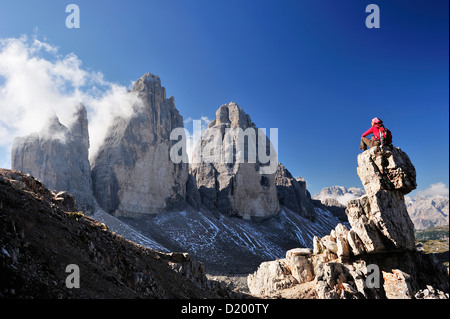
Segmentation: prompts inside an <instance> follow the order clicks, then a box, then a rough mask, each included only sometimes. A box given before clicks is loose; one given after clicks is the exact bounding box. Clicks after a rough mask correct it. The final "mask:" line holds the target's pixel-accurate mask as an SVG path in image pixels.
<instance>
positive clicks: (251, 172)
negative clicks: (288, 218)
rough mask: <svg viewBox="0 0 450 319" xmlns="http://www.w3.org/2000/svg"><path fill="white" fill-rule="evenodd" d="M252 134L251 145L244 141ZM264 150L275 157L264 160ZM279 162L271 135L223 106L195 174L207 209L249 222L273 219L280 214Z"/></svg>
mask: <svg viewBox="0 0 450 319" xmlns="http://www.w3.org/2000/svg"><path fill="white" fill-rule="evenodd" d="M227 129H229V130H227ZM247 129H249V130H247ZM246 134H248V136H247V138H248V143H247V146H246V145H245V143H244V142H243V141H244V138H245V135H246ZM250 136H252V138H250ZM211 137H213V138H211ZM260 149H261V150H262V149H265V150H266V152H265V154H264V155H267V154H270V156H269V157H268V158H267V159H264V158H262V156H263V155H261V153H263V152H259V150H260ZM266 157H267V156H266ZM276 159H277V157H276V151H275V149H274V147H273V145H272V144H271V143H270V141H269V139H268V138H267V136H266V135H264V134H263V132H262V130H258V129H257V128H256V127H255V124H254V123H253V122H252V121H251V118H250V116H249V115H248V114H246V113H245V112H244V110H243V109H242V108H241V107H239V106H238V105H237V104H236V103H234V102H231V103H229V104H224V105H222V106H220V107H219V109H218V110H217V111H216V118H215V119H214V120H213V121H211V123H210V124H209V127H208V129H207V130H205V131H204V132H203V134H202V139H201V140H200V141H199V142H198V143H197V145H196V146H195V148H194V151H193V161H192V165H191V166H190V171H191V174H192V175H193V176H194V177H195V179H196V184H197V187H198V189H199V191H200V197H201V202H202V204H203V205H205V207H206V208H208V209H210V210H218V211H220V212H221V213H223V214H225V215H232V216H241V217H243V218H245V219H250V218H267V217H271V216H274V215H275V214H277V213H278V212H279V203H278V196H277V191H276V185H275V173H276V168H277V166H276V162H277V160H276Z"/></svg>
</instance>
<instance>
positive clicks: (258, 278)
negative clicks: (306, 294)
mask: <svg viewBox="0 0 450 319" xmlns="http://www.w3.org/2000/svg"><path fill="white" fill-rule="evenodd" d="M296 284H298V281H297V280H296V279H295V278H294V276H293V275H292V273H291V271H290V269H289V266H288V264H287V263H286V261H285V260H284V259H277V260H274V261H267V262H263V263H262V264H261V265H260V266H259V267H258V270H257V271H255V272H254V273H253V274H250V275H248V277H247V285H248V288H249V290H250V293H251V294H253V295H255V296H272V295H273V294H274V293H276V292H277V291H279V290H281V289H285V288H289V287H292V286H293V285H296Z"/></svg>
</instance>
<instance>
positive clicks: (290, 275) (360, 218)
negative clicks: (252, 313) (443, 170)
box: [248, 146, 449, 299]
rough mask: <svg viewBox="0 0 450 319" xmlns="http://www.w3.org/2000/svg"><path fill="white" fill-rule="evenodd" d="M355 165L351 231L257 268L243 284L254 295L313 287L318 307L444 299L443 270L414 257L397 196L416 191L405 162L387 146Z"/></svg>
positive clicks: (430, 259) (342, 229)
mask: <svg viewBox="0 0 450 319" xmlns="http://www.w3.org/2000/svg"><path fill="white" fill-rule="evenodd" d="M358 165H359V166H358V174H359V176H360V178H361V180H362V182H363V185H364V188H365V190H366V194H365V195H364V196H362V197H360V198H359V199H355V200H352V201H350V202H349V204H348V207H347V209H346V214H347V217H348V221H349V224H350V226H351V227H350V229H348V228H347V227H346V226H345V225H343V224H338V225H337V226H336V228H335V229H334V230H332V231H331V233H330V234H329V235H326V236H324V237H322V238H319V237H314V240H313V253H312V254H309V255H308V254H306V255H304V256H303V258H301V259H298V260H293V259H292V257H291V256H292V254H291V253H290V252H288V253H287V255H286V258H285V259H281V260H276V261H271V262H265V263H263V264H261V265H260V267H259V268H258V270H257V271H256V272H255V273H254V274H252V275H249V276H248V286H249V289H250V291H251V293H252V294H254V295H258V296H274V295H282V291H283V289H285V288H289V287H292V286H295V285H301V284H302V283H305V282H312V283H313V285H314V290H315V295H314V297H315V298H320V299H337V298H351V299H353V298H355V299H363V298H367V299H372V298H388V299H410V298H420V297H421V296H424V293H423V291H424V290H423V289H425V288H427V290H428V291H430V289H436V290H437V291H438V292H439V293H437V294H435V295H436V296H439V298H441V297H443V298H448V289H449V282H448V270H447V269H446V268H445V267H444V266H443V265H442V264H440V263H439V262H438V261H437V259H436V258H435V257H434V256H433V255H432V254H429V255H427V254H424V253H422V252H419V251H417V250H415V238H414V227H413V224H412V222H411V220H410V219H409V216H408V213H407V211H406V207H405V203H404V196H403V195H404V194H406V193H408V192H410V191H411V190H412V189H414V188H415V186H416V181H415V178H416V174H415V169H414V166H413V165H412V164H411V161H410V160H409V158H408V156H407V155H406V154H405V153H404V152H403V151H401V150H400V149H399V148H395V147H393V146H391V147H384V146H383V147H373V148H371V149H369V150H367V151H365V152H363V153H362V154H360V155H359V156H358ZM280 269H282V270H283V271H280ZM298 269H301V270H302V271H300V272H299V271H298ZM305 270H308V271H305ZM294 279H295V280H294ZM274 283H276V284H274ZM433 287H434V288H433ZM445 293H447V295H446V294H445Z"/></svg>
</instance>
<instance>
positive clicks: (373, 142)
mask: <svg viewBox="0 0 450 319" xmlns="http://www.w3.org/2000/svg"><path fill="white" fill-rule="evenodd" d="M371 123H372V127H371V128H369V129H368V130H367V131H366V132H365V133H363V135H362V136H361V144H360V145H359V149H361V150H363V151H365V150H366V149H367V146H369V148H370V147H374V146H378V145H381V142H380V128H381V127H383V121H382V120H380V119H379V118H378V117H374V118H373V119H372V121H371ZM369 134H372V139H370V140H369V139H368V138H367V137H366V136H367V135H369Z"/></svg>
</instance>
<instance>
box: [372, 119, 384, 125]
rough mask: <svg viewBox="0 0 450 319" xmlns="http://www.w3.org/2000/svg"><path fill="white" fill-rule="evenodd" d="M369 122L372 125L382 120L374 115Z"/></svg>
mask: <svg viewBox="0 0 450 319" xmlns="http://www.w3.org/2000/svg"><path fill="white" fill-rule="evenodd" d="M371 123H372V126H374V125H377V124H381V123H383V121H382V120H380V119H379V118H378V117H374V118H373V119H372V121H371Z"/></svg>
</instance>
